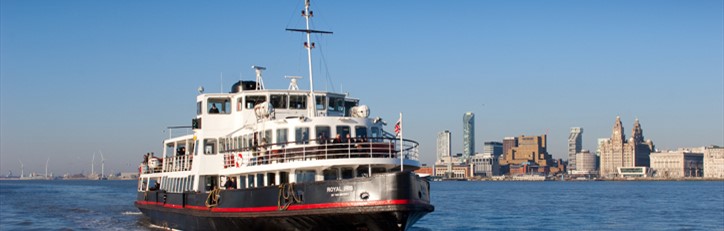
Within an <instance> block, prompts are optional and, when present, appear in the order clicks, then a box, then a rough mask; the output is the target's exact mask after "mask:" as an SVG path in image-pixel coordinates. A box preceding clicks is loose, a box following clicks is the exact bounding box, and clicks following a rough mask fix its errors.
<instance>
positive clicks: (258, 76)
mask: <svg viewBox="0 0 724 231" xmlns="http://www.w3.org/2000/svg"><path fill="white" fill-rule="evenodd" d="M251 68H253V69H254V70H255V71H256V90H264V79H263V78H262V77H261V72H262V71H263V70H266V67H261V66H251Z"/></svg>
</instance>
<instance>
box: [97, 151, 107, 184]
mask: <svg viewBox="0 0 724 231" xmlns="http://www.w3.org/2000/svg"><path fill="white" fill-rule="evenodd" d="M98 152H99V153H101V177H100V179H101V180H102V179H103V177H105V175H106V174H105V169H106V158H105V157H103V151H101V150H98Z"/></svg>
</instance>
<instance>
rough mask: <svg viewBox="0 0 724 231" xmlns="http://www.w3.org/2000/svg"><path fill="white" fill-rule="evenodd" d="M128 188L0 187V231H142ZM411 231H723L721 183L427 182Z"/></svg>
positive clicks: (82, 184) (87, 184) (78, 184)
mask: <svg viewBox="0 0 724 231" xmlns="http://www.w3.org/2000/svg"><path fill="white" fill-rule="evenodd" d="M135 186H136V182H135V181H0V230H150V228H149V223H148V220H147V219H146V218H145V217H144V216H143V215H141V214H140V213H139V212H138V210H137V209H136V208H135V207H134V206H133V200H134V199H135ZM431 188H432V192H431V194H432V202H433V204H434V205H435V212H433V213H431V214H428V215H427V216H425V217H424V218H423V219H422V220H420V221H418V222H417V224H416V225H415V227H414V228H413V230H416V231H421V230H521V229H523V230H724V182H722V181H718V182H705V181H695V182H432V183H431Z"/></svg>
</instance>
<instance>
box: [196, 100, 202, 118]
mask: <svg viewBox="0 0 724 231" xmlns="http://www.w3.org/2000/svg"><path fill="white" fill-rule="evenodd" d="M201 105H203V104H201V102H196V115H201V112H203V111H204V110H203V109H201Z"/></svg>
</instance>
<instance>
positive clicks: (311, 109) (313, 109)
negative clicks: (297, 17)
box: [287, 0, 332, 117]
mask: <svg viewBox="0 0 724 231" xmlns="http://www.w3.org/2000/svg"><path fill="white" fill-rule="evenodd" d="M309 1H310V0H304V10H302V17H304V19H305V21H306V23H307V24H306V29H289V28H287V31H294V32H303V33H306V34H307V41H306V42H304V48H305V49H307V64H309V95H310V100H309V102H310V103H311V104H312V105H311V106H309V107H308V108H309V116H310V117H314V116H316V114H317V106H316V105H317V103H316V97H315V96H314V78H313V75H312V48H314V43H313V42H312V41H311V35H312V33H315V34H332V32H330V31H321V30H312V29H309V18H311V17H313V16H314V12H312V11H311V10H309V6H310V2H309Z"/></svg>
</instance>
